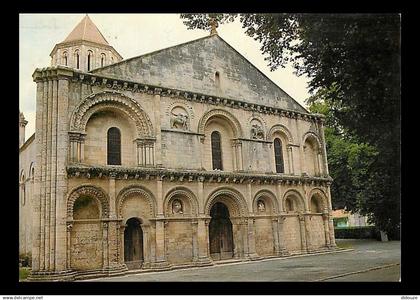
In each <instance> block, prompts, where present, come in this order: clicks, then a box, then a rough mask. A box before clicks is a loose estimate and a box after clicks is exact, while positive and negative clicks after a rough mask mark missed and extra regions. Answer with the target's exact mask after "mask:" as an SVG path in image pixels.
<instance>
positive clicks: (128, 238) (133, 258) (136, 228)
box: [124, 218, 143, 269]
mask: <svg viewBox="0 0 420 300" xmlns="http://www.w3.org/2000/svg"><path fill="white" fill-rule="evenodd" d="M140 224H141V223H140V221H139V220H138V219H136V218H131V219H129V220H128V221H127V223H126V225H127V226H126V228H125V230H124V262H125V264H126V265H127V268H129V269H139V268H141V266H142V264H143V230H142V229H141V226H140Z"/></svg>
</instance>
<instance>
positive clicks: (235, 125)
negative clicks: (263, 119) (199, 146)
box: [198, 109, 243, 138]
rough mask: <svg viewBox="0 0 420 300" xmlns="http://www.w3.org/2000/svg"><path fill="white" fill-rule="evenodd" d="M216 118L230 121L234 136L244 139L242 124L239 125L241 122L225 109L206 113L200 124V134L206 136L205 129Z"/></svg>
mask: <svg viewBox="0 0 420 300" xmlns="http://www.w3.org/2000/svg"><path fill="white" fill-rule="evenodd" d="M215 116H216V117H221V118H223V119H225V120H227V121H228V123H229V124H230V125H231V127H232V130H233V135H234V137H235V138H238V137H239V138H240V137H243V133H242V128H241V124H240V123H239V121H238V120H237V119H236V117H235V116H234V115H232V114H231V113H230V112H228V111H226V110H223V109H212V110H210V111H208V112H206V113H205V114H204V115H203V117H202V118H201V119H200V121H199V123H198V133H200V134H204V128H205V127H206V124H207V122H208V120H209V119H210V118H212V117H215Z"/></svg>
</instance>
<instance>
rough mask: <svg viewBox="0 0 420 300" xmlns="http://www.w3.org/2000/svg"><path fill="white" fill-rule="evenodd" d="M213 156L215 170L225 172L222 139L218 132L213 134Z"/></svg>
mask: <svg viewBox="0 0 420 300" xmlns="http://www.w3.org/2000/svg"><path fill="white" fill-rule="evenodd" d="M211 156H212V163H213V170H223V164H222V145H221V137H220V133H219V132H218V131H213V132H212V133H211Z"/></svg>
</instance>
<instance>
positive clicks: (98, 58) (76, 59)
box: [50, 14, 123, 72]
mask: <svg viewBox="0 0 420 300" xmlns="http://www.w3.org/2000/svg"><path fill="white" fill-rule="evenodd" d="M50 56H51V58H52V60H51V66H58V65H60V66H67V67H70V68H74V69H78V70H81V71H83V72H89V71H91V70H93V69H97V68H101V67H105V66H107V65H110V64H113V63H116V62H119V61H121V60H122V59H123V58H122V56H121V55H120V54H119V53H118V52H117V51H116V50H115V49H114V48H113V47H112V46H111V45H109V43H108V42H107V40H106V39H105V37H104V36H103V35H102V33H101V32H100V31H99V29H98V28H97V27H96V25H95V24H94V23H93V22H92V20H91V19H90V18H89V16H88V15H87V14H86V16H85V17H84V18H83V19H82V20H81V21H80V23H79V24H77V26H76V27H75V28H74V29H73V31H72V32H71V33H70V34H69V35H68V36H67V38H66V39H65V40H64V41H63V42H61V43H59V44H56V45H55V47H54V49H53V50H52V51H51V54H50Z"/></svg>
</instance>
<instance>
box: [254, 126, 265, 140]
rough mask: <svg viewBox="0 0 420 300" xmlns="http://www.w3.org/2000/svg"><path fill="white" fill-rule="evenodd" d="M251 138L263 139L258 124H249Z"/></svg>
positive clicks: (260, 127) (262, 132) (262, 131)
mask: <svg viewBox="0 0 420 300" xmlns="http://www.w3.org/2000/svg"><path fill="white" fill-rule="evenodd" d="M251 138H253V139H264V130H263V129H262V126H261V125H260V124H252V126H251Z"/></svg>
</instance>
